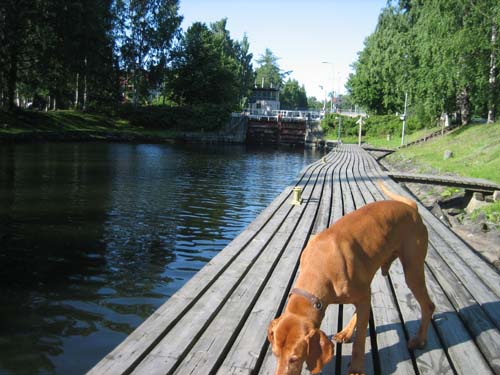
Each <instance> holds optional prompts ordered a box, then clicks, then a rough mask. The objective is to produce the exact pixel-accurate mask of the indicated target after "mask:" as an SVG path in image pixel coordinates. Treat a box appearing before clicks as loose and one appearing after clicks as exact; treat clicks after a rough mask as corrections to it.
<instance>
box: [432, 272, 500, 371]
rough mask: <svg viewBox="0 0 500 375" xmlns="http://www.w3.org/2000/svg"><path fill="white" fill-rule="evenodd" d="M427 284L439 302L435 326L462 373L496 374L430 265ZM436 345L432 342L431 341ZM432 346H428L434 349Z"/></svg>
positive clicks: (440, 338)
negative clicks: (430, 269) (431, 270)
mask: <svg viewBox="0 0 500 375" xmlns="http://www.w3.org/2000/svg"><path fill="white" fill-rule="evenodd" d="M425 277H426V284H427V288H428V290H429V295H430V297H431V299H432V300H433V302H434V304H435V305H436V311H435V312H434V317H433V327H434V328H435V329H436V332H437V333H438V335H439V340H440V342H441V343H442V344H443V345H444V347H445V349H446V352H447V354H448V356H449V358H450V360H451V363H452V365H453V368H454V370H455V371H456V372H457V373H458V374H464V375H465V374H485V375H487V374H492V371H491V369H490V367H489V366H488V363H487V362H486V360H485V359H484V357H483V355H482V354H481V352H480V350H479V349H478V347H477V346H476V344H475V342H474V340H473V338H472V337H471V336H470V334H469V331H468V330H467V328H466V327H465V325H464V324H463V322H462V320H461V319H460V316H459V315H458V314H457V312H456V311H455V309H454V308H453V306H452V304H451V303H450V301H449V299H448V297H447V296H446V294H445V292H444V291H443V289H442V288H441V285H439V283H438V281H437V280H436V278H435V277H434V275H433V274H432V272H430V271H429V269H428V268H427V267H426V273H425ZM431 345H432V344H431ZM431 349H433V346H428V347H427V348H426V349H424V350H431Z"/></svg>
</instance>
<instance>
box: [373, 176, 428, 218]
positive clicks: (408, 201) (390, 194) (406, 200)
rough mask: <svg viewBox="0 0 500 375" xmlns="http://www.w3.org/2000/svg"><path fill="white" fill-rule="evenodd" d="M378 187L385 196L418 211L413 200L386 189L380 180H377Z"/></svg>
mask: <svg viewBox="0 0 500 375" xmlns="http://www.w3.org/2000/svg"><path fill="white" fill-rule="evenodd" d="M378 186H379V187H380V189H382V191H383V192H384V194H385V195H387V196H388V197H389V198H391V199H392V200H395V201H398V202H403V203H406V204H407V205H408V206H410V207H413V208H414V209H415V210H417V211H418V207H417V203H416V202H415V201H414V200H412V199H410V198H406V197H403V196H401V195H397V194H395V193H393V192H392V191H390V190H389V189H388V188H387V186H385V184H384V183H383V182H382V180H378Z"/></svg>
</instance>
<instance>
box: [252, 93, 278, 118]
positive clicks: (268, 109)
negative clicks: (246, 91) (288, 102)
mask: <svg viewBox="0 0 500 375" xmlns="http://www.w3.org/2000/svg"><path fill="white" fill-rule="evenodd" d="M249 104H250V108H249V109H250V113H251V114H256V115H271V114H272V111H279V110H280V90H279V89H274V88H269V87H268V88H265V87H254V88H253V89H252V96H251V97H250V101H249Z"/></svg>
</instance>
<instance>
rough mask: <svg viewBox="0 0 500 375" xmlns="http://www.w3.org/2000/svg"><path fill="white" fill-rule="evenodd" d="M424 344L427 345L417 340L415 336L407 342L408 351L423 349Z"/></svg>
mask: <svg viewBox="0 0 500 375" xmlns="http://www.w3.org/2000/svg"><path fill="white" fill-rule="evenodd" d="M426 343H427V341H426V340H421V339H419V338H418V336H415V337H413V338H412V339H411V340H410V341H409V342H408V349H410V350H415V349H423V348H424V347H425V344H426Z"/></svg>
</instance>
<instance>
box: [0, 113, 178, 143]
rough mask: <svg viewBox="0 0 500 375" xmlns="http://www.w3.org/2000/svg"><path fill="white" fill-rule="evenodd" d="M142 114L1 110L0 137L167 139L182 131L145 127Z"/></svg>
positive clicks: (33, 138)
mask: <svg viewBox="0 0 500 375" xmlns="http://www.w3.org/2000/svg"><path fill="white" fill-rule="evenodd" d="M138 117H139V116H137V115H136V114H134V115H132V116H128V118H126V117H125V116H117V115H104V114H93V113H86V112H80V111H72V110H58V111H49V112H38V111H15V112H7V111H0V140H4V141H9V140H14V141H15V140H26V141H29V140H44V139H47V140H66V139H67V140H80V139H81V140H89V139H96V140H99V139H110V140H131V141H134V140H153V139H162V140H163V139H173V138H175V137H176V136H177V135H178V134H179V133H180V132H179V131H178V130H173V129H170V128H162V127H158V126H150V127H145V126H142V125H141V124H140V121H139V120H137V118H138ZM141 120H142V117H141Z"/></svg>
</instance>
